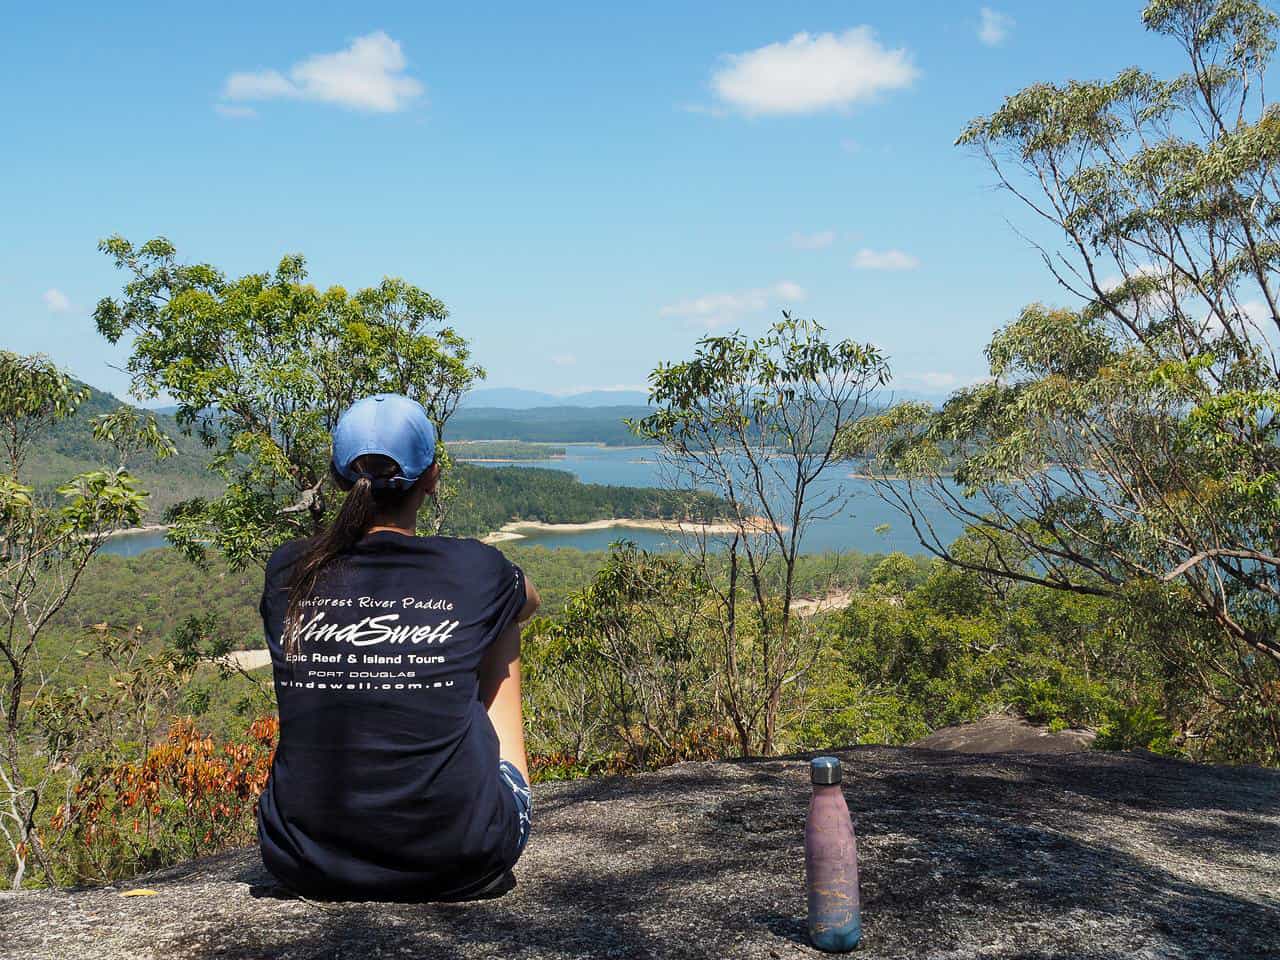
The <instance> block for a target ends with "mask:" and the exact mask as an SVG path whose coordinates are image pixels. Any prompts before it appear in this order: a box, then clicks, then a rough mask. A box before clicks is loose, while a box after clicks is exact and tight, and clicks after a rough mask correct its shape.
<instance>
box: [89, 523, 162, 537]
mask: <svg viewBox="0 0 1280 960" xmlns="http://www.w3.org/2000/svg"><path fill="white" fill-rule="evenodd" d="M168 529H169V524H167V523H144V524H143V525H142V526H140V527H117V528H116V529H114V530H109V531H107V532H106V533H105V534H103V539H106V540H110V539H112V538H113V537H136V536H137V535H138V534H140V533H161V532H162V531H165V530H168Z"/></svg>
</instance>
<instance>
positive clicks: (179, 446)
mask: <svg viewBox="0 0 1280 960" xmlns="http://www.w3.org/2000/svg"><path fill="white" fill-rule="evenodd" d="M73 383H74V387H75V389H77V390H78V391H79V392H80V394H81V395H82V396H83V398H84V399H83V402H82V403H80V404H79V405H78V406H77V407H76V408H75V409H74V411H72V412H71V413H70V414H69V415H68V416H65V417H63V418H61V419H59V420H56V421H54V422H52V423H50V424H49V426H48V428H47V429H45V430H42V431H40V432H39V433H38V434H37V435H35V436H34V437H33V438H32V442H31V443H30V445H29V446H28V448H27V454H26V457H25V459H24V462H23V464H22V468H21V472H20V475H21V477H22V478H23V479H24V480H25V481H26V482H27V483H29V484H30V485H31V486H32V487H33V488H34V489H35V491H36V492H37V494H39V495H42V496H51V495H52V494H53V493H54V491H55V489H56V487H57V486H58V485H59V484H60V483H62V482H63V480H64V479H65V478H66V477H69V476H73V475H75V474H80V473H88V472H90V471H93V470H105V469H111V470H114V469H118V468H120V467H127V468H128V470H129V472H130V474H131V475H133V477H134V478H135V479H136V480H137V481H138V484H139V486H141V487H142V489H144V490H146V491H147V492H148V494H149V496H148V497H147V504H146V510H145V511H144V513H143V516H142V519H143V520H144V521H145V522H149V523H155V522H157V521H159V520H160V518H161V517H162V516H163V514H164V512H165V511H166V510H168V509H169V508H170V507H172V506H173V505H174V504H176V503H178V502H180V501H181V500H182V499H184V498H190V497H193V496H201V497H215V496H217V494H218V493H219V492H220V491H221V490H222V489H223V484H222V481H221V480H219V479H218V478H217V477H216V476H214V475H213V474H212V473H211V472H210V471H209V469H208V463H209V456H210V455H209V451H208V450H207V449H206V448H205V447H204V445H203V444H202V443H201V442H200V441H199V439H198V438H196V437H189V436H184V435H183V434H182V432H181V429H180V428H179V426H178V423H177V421H176V420H175V419H174V418H173V417H172V416H170V415H168V414H153V413H150V412H145V411H142V410H139V409H138V408H136V407H131V406H129V405H127V404H123V403H121V402H120V401H119V400H117V399H116V398H115V397H113V396H111V395H110V394H108V393H103V392H102V391H100V390H96V389H94V388H93V387H90V386H87V385H85V384H81V383H77V382H74V381H73Z"/></svg>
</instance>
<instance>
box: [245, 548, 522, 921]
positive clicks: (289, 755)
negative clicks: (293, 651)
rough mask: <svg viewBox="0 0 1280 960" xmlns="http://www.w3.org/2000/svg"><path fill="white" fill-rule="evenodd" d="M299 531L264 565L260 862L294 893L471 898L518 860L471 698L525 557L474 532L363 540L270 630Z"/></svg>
mask: <svg viewBox="0 0 1280 960" xmlns="http://www.w3.org/2000/svg"><path fill="white" fill-rule="evenodd" d="M304 544H305V541H294V542H292V543H287V544H285V545H284V546H282V547H280V549H278V550H277V551H276V552H275V553H274V554H273V555H272V557H271V560H270V561H269V562H268V564H267V571H266V583H265V586H264V589H263V593H262V607H261V610H262V622H263V626H264V627H265V630H266V635H267V644H268V646H269V647H270V648H271V662H272V667H273V672H274V674H275V688H276V699H277V701H278V702H279V706H280V742H279V746H278V747H277V748H276V754H275V760H274V761H273V763H272V765H271V776H270V779H269V780H268V782H267V786H266V789H265V790H264V791H263V793H262V796H261V798H260V800H259V803H258V835H259V839H260V840H261V844H262V859H263V862H264V863H265V864H266V866H267V868H268V869H269V870H270V871H271V872H272V873H273V874H275V876H276V877H278V878H279V879H280V880H281V881H282V882H283V883H285V884H286V885H287V886H289V887H292V888H293V889H295V890H297V891H298V892H301V893H312V894H315V895H329V896H344V897H366V898H370V899H433V898H449V897H460V896H466V895H467V894H468V893H471V892H475V891H476V890H479V889H480V888H482V887H483V886H484V885H485V884H486V883H487V882H489V881H490V880H492V879H493V878H495V877H497V876H498V875H499V874H501V873H502V872H503V871H504V870H506V869H507V868H508V867H509V866H510V865H511V864H512V863H514V862H515V860H516V857H517V849H516V842H517V835H518V831H517V819H518V813H517V811H516V806H515V800H514V798H513V797H512V795H511V792H510V790H507V789H505V788H503V787H502V786H501V779H500V777H499V774H498V760H499V756H498V738H497V734H496V733H495V732H494V729H493V725H492V724H491V723H490V722H489V717H488V714H487V713H486V711H485V708H484V704H483V703H482V702H481V701H480V699H479V689H478V687H479V685H478V677H477V671H478V668H479V666H480V662H481V659H482V655H483V654H484V652H485V650H486V649H487V648H488V646H489V644H490V643H492V642H493V640H494V639H495V638H496V637H497V636H498V634H499V633H501V632H502V630H503V629H504V628H505V627H506V626H508V625H509V624H510V623H511V622H512V621H513V620H514V619H515V617H516V615H517V614H518V613H519V611H520V609H521V608H522V607H523V605H524V599H525V584H524V577H523V575H522V574H521V572H520V568H519V567H516V566H515V565H514V564H512V563H511V562H510V561H508V560H507V559H506V557H504V556H503V555H502V553H501V552H499V551H498V550H496V549H495V548H493V547H490V546H487V545H486V544H483V543H480V542H479V541H478V540H457V539H453V538H450V537H410V536H405V535H403V534H399V533H395V532H393V531H376V532H374V533H370V534H368V535H366V536H365V537H364V538H363V539H362V540H361V541H360V542H359V543H357V544H356V545H355V546H354V547H353V548H352V549H351V550H350V551H348V552H347V553H345V554H343V555H342V556H341V557H340V558H339V559H338V560H336V561H334V563H333V564H331V565H330V566H329V567H328V568H327V569H326V570H325V572H324V573H323V574H322V575H321V578H320V581H319V585H318V586H317V588H316V590H315V592H314V595H313V596H312V597H310V598H309V599H308V600H307V601H306V602H305V605H304V606H303V607H302V608H301V609H302V618H301V620H300V627H299V641H300V655H299V657H298V659H297V661H296V662H286V659H285V654H284V649H283V644H282V637H281V630H282V627H283V621H284V617H285V611H286V608H287V607H288V602H289V594H288V586H289V578H290V576H291V575H292V572H293V571H292V568H293V564H294V562H295V561H296V560H297V559H298V558H299V557H300V556H301V553H302V549H303V547H304Z"/></svg>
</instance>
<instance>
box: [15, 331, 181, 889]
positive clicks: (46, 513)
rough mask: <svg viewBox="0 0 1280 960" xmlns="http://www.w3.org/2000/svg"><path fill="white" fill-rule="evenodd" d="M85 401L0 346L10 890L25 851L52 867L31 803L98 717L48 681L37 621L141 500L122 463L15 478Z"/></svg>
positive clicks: (45, 869) (56, 605)
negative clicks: (51, 476)
mask: <svg viewBox="0 0 1280 960" xmlns="http://www.w3.org/2000/svg"><path fill="white" fill-rule="evenodd" d="M85 398H86V391H84V390H83V389H80V388H78V387H76V386H75V385H74V383H73V382H72V380H71V378H70V377H68V376H67V375H66V374H64V373H62V372H61V371H60V370H58V369H57V368H56V367H54V366H53V365H52V364H51V363H50V362H49V361H48V360H47V359H45V358H43V357H38V356H36V357H22V356H18V355H16V354H13V353H10V352H8V351H0V446H2V447H3V453H4V462H3V464H0V836H3V838H4V839H5V841H6V843H7V847H8V850H9V852H10V854H11V859H10V860H9V862H8V863H7V864H6V867H7V869H8V873H9V876H10V881H11V883H12V885H13V886H14V887H20V886H21V885H22V883H23V880H24V878H25V876H26V873H27V868H28V865H29V863H30V862H31V861H32V860H34V861H35V864H36V865H37V867H38V868H39V869H40V871H41V872H42V873H43V874H44V876H45V877H46V878H48V877H50V876H51V875H52V872H51V866H50V864H49V861H48V858H47V856H46V851H45V848H44V843H43V840H42V838H41V836H40V834H39V833H38V832H37V830H36V819H35V818H36V812H37V811H38V810H39V808H40V802H41V799H42V798H43V797H44V796H45V795H46V794H48V793H49V792H50V791H51V789H52V788H53V787H54V786H55V781H56V779H57V776H56V771H57V770H58V768H59V767H64V766H67V765H71V764H74V763H75V761H76V758H77V757H78V756H79V755H80V754H81V753H82V752H84V751H85V750H86V749H87V747H86V746H85V744H86V743H87V741H88V740H89V737H88V735H87V731H88V730H89V729H90V728H91V727H92V724H89V723H87V721H88V720H93V721H94V722H95V723H96V722H97V721H98V720H99V719H100V718H101V717H102V716H104V715H106V713H105V711H98V706H97V705H95V704H94V703H92V702H91V701H90V699H88V698H86V697H77V696H76V695H75V694H74V693H72V692H71V691H69V690H67V689H66V688H64V687H61V686H58V685H50V683H49V682H48V681H49V674H48V670H47V660H48V658H47V656H46V654H47V650H46V647H47V645H48V631H47V628H48V626H49V624H50V622H51V620H52V619H53V618H54V617H55V616H56V615H57V614H58V612H59V611H60V610H61V609H62V607H63V606H64V605H65V604H66V602H67V600H68V598H69V597H70V596H71V595H72V593H73V591H74V590H75V587H76V585H77V584H78V583H79V582H80V578H81V576H82V575H83V573H84V569H85V566H86V565H87V564H88V563H89V561H90V560H91V559H92V557H93V555H94V553H95V552H96V551H97V550H98V549H99V548H100V547H101V545H102V543H103V541H104V539H105V537H106V535H107V533H108V532H109V531H111V530H112V529H114V528H115V527H119V526H128V525H131V524H134V523H137V522H138V520H139V518H140V517H141V516H142V513H143V510H144V508H145V502H146V494H145V493H144V492H143V491H142V490H141V489H139V487H138V485H137V483H136V482H135V480H134V478H133V477H132V476H131V475H130V474H129V473H128V471H127V470H126V469H125V468H124V466H123V465H120V466H118V467H116V468H115V469H109V470H108V469H102V470H90V471H87V472H83V473H78V474H76V475H75V476H72V477H70V478H66V479H64V480H63V481H62V482H59V483H57V484H56V489H55V490H54V492H53V494H52V495H49V494H47V493H42V492H37V490H36V489H35V488H34V487H33V486H31V485H30V484H28V483H24V482H23V480H22V479H21V476H22V474H23V470H24V468H25V467H26V465H27V458H28V454H29V453H30V451H31V448H32V446H33V445H34V444H35V443H36V442H37V441H38V439H40V437H41V436H42V435H43V434H44V433H46V432H47V431H48V430H49V429H50V428H51V427H52V425H54V424H55V423H57V422H58V421H60V420H65V419H67V418H68V417H70V416H72V415H73V414H74V413H75V411H76V408H77V407H78V406H79V405H80V404H81V403H82V402H83V401H84V400H85ZM113 439H117V440H119V441H120V442H121V446H122V448H123V449H128V448H135V449H137V448H141V449H146V448H151V449H153V450H157V451H162V450H164V449H165V441H164V438H163V436H162V435H161V434H160V433H159V432H158V431H145V430H144V431H140V432H136V433H131V434H130V435H129V436H128V437H125V436H124V435H123V434H120V435H117V436H115V437H113ZM120 456H121V457H123V456H124V454H123V453H121V454H120ZM40 744H43V752H42V751H41V750H40V749H39V746H38V745H40Z"/></svg>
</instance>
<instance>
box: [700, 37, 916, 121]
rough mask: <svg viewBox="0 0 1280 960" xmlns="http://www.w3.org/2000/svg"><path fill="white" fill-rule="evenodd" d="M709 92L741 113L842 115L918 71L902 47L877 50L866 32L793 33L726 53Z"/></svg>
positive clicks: (900, 85) (902, 83)
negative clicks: (783, 38) (787, 37)
mask: <svg viewBox="0 0 1280 960" xmlns="http://www.w3.org/2000/svg"><path fill="white" fill-rule="evenodd" d="M724 60H725V65H724V66H723V67H722V68H721V69H719V70H717V71H716V72H715V74H714V75H713V76H712V78H711V87H712V90H714V92H715V94H716V96H717V97H718V98H719V99H720V100H721V101H722V102H723V103H725V104H728V105H729V106H732V107H735V108H736V109H738V110H741V111H742V112H743V113H747V114H767V113H817V112H819V111H823V110H844V109H848V108H849V107H851V106H853V105H854V104H855V103H858V102H859V101H863V100H869V99H871V98H873V97H875V96H876V94H879V93H881V92H884V91H887V90H900V89H902V88H904V87H909V86H911V84H912V82H913V81H914V80H915V79H916V77H917V76H918V75H919V71H918V70H917V69H916V68H915V66H914V65H913V64H912V62H911V55H910V54H909V53H907V51H906V50H905V49H903V48H899V49H897V50H889V49H887V48H885V47H882V46H881V45H880V44H879V42H877V40H876V38H875V34H874V33H873V32H872V30H871V28H870V27H866V26H863V27H855V28H853V29H852V30H846V31H845V32H844V33H842V34H839V35H838V36H837V35H836V34H834V33H822V34H817V35H814V34H809V33H797V34H796V35H795V36H794V37H792V38H791V39H790V40H788V41H787V42H786V43H771V44H769V45H768V46H765V47H760V48H759V49H758V50H749V51H747V52H746V53H732V54H726V55H725V57H724Z"/></svg>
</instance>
